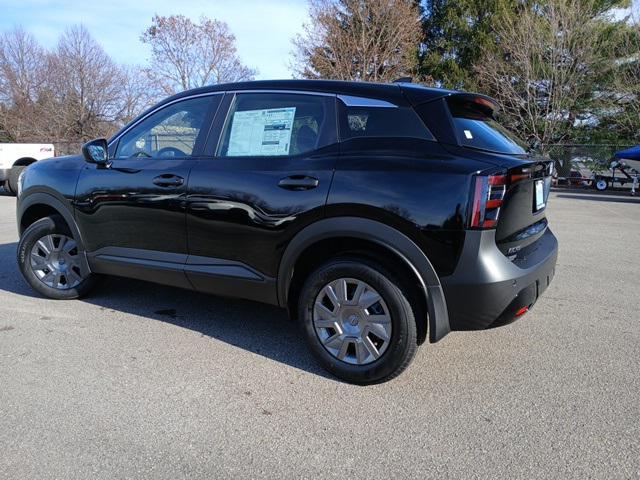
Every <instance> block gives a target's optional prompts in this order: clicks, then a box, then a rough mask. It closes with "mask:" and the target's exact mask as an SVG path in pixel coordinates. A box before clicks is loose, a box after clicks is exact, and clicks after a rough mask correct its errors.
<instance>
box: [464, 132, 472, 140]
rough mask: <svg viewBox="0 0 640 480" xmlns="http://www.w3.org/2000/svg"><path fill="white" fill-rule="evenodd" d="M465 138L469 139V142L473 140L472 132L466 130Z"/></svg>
mask: <svg viewBox="0 0 640 480" xmlns="http://www.w3.org/2000/svg"><path fill="white" fill-rule="evenodd" d="M464 136H465V137H467V140H473V134H472V133H471V130H465V131H464Z"/></svg>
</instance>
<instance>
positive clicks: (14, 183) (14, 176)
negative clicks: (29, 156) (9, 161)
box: [6, 166, 27, 195]
mask: <svg viewBox="0 0 640 480" xmlns="http://www.w3.org/2000/svg"><path fill="white" fill-rule="evenodd" d="M25 168H27V167H26V166H25V167H23V166H20V167H13V168H11V170H10V171H9V179H8V180H7V183H6V187H8V190H9V192H10V193H11V194H12V195H17V194H18V178H19V177H20V174H21V173H22V171H23V170H24V169H25Z"/></svg>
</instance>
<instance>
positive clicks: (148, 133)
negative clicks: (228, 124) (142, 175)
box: [115, 95, 221, 158]
mask: <svg viewBox="0 0 640 480" xmlns="http://www.w3.org/2000/svg"><path fill="white" fill-rule="evenodd" d="M220 97H221V95H212V96H205V97H198V98H191V99H188V100H184V101H181V102H177V103H174V104H172V105H169V106H168V107H165V108H163V109H161V110H159V111H157V112H156V113H154V114H152V115H151V116H149V117H147V118H145V119H144V120H142V121H141V122H140V123H139V124H137V125H136V126H135V127H133V128H132V129H131V130H129V131H128V132H127V133H125V134H124V135H123V136H122V138H120V141H119V142H118V148H117V150H116V153H115V158H130V157H150V158H172V157H176V158H184V157H190V156H191V155H193V150H194V148H195V145H196V142H197V141H198V138H199V136H200V134H201V133H202V134H205V133H206V130H207V128H205V120H206V118H207V113H208V112H209V109H210V108H211V106H212V102H217V103H219V102H220Z"/></svg>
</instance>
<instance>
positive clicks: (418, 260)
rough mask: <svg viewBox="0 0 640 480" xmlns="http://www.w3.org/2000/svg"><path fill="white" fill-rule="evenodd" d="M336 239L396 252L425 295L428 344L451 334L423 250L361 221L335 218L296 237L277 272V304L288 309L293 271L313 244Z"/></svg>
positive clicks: (438, 286)
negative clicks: (366, 243) (371, 242)
mask: <svg viewBox="0 0 640 480" xmlns="http://www.w3.org/2000/svg"><path fill="white" fill-rule="evenodd" d="M334 237H352V238H361V239H363V240H368V241H373V242H375V243H378V244H379V245H381V246H383V247H385V248H388V249H390V250H393V251H394V252H395V253H396V254H397V255H398V256H400V257H401V258H402V259H403V260H404V261H405V262H406V264H407V265H408V266H409V267H410V268H411V269H412V270H413V271H414V273H415V274H416V276H417V277H418V279H419V280H420V288H421V290H422V291H423V293H424V295H425V300H426V303H427V308H428V313H429V319H428V326H429V341H430V342H431V343H434V342H437V341H438V340H440V339H442V338H443V337H444V336H445V335H446V334H447V333H449V332H450V331H451V327H450V325H449V314H448V311H447V304H446V301H445V297H444V292H443V291H442V285H441V284H440V279H439V278H438V275H437V273H436V271H435V269H434V268H433V265H432V264H431V262H430V261H429V259H428V258H427V256H426V255H425V254H424V252H422V250H420V248H419V247H418V246H417V245H416V244H415V243H414V242H413V241H412V240H411V239H410V238H409V237H407V236H406V235H404V234H403V233H401V232H400V231H398V230H396V229H394V228H392V227H390V226H388V225H385V224H384V223H380V222H377V221H375V220H370V219H367V218H361V217H333V218H326V219H323V220H319V221H317V222H315V223H313V224H311V225H309V226H307V227H305V228H304V229H302V230H301V231H300V232H298V233H297V234H296V236H295V237H294V238H293V239H292V240H291V242H289V245H288V246H287V248H286V249H285V252H284V254H283V256H282V259H281V260H280V265H279V268H278V285H277V289H278V302H279V303H280V305H281V306H284V305H287V297H288V294H289V288H290V286H291V280H292V278H293V270H294V267H295V264H296V261H297V260H298V258H299V256H300V255H301V254H302V252H304V250H306V249H307V248H308V247H310V246H311V245H313V244H314V243H316V242H318V241H321V240H327V239H330V238H334Z"/></svg>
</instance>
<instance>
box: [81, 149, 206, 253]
mask: <svg viewBox="0 0 640 480" xmlns="http://www.w3.org/2000/svg"><path fill="white" fill-rule="evenodd" d="M194 163H195V160H194V159H157V158H154V159H150V158H130V159H126V160H114V161H113V164H112V166H111V168H103V167H99V166H96V165H87V166H86V167H85V168H83V170H82V173H81V175H80V178H79V180H78V188H77V194H76V200H75V205H76V219H77V222H78V226H79V228H80V230H81V231H82V232H83V233H84V240H85V247H86V249H87V250H88V251H90V252H92V251H96V250H99V249H100V248H104V247H123V248H135V249H142V250H153V251H161V252H172V253H181V254H187V253H188V252H187V235H186V231H185V197H186V193H187V181H188V178H189V173H190V171H191V167H192V166H193V164H194ZM162 175H167V176H168V175H174V176H176V177H180V178H182V179H183V181H184V183H183V184H182V185H179V186H161V185H156V184H154V179H155V178H157V177H160V176H162ZM142 232H144V233H142Z"/></svg>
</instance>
